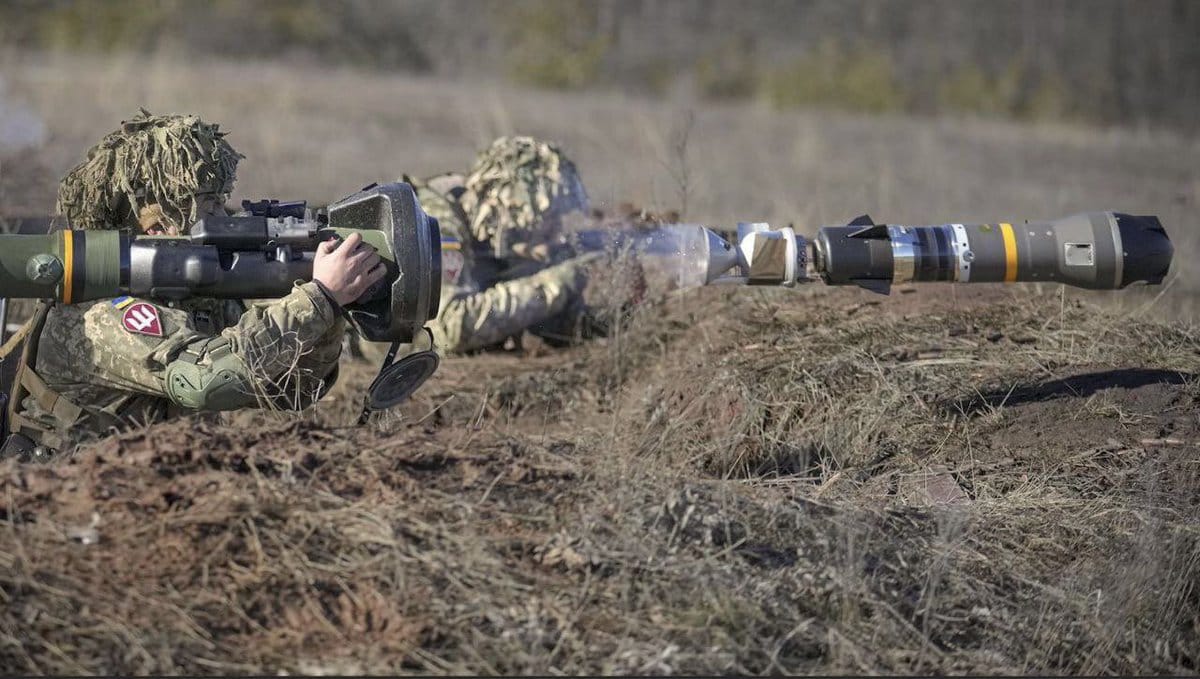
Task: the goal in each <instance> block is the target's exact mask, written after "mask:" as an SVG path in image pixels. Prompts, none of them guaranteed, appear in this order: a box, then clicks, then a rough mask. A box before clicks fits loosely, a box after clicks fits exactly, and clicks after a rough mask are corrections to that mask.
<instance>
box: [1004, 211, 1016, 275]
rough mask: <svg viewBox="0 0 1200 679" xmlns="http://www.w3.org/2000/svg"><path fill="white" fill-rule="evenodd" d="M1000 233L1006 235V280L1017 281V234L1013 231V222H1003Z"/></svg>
mask: <svg viewBox="0 0 1200 679" xmlns="http://www.w3.org/2000/svg"><path fill="white" fill-rule="evenodd" d="M1000 234H1001V235H1002V236H1004V282H1005V283H1015V282H1016V281H1017V235H1016V234H1015V233H1013V228H1012V224H1001V225H1000Z"/></svg>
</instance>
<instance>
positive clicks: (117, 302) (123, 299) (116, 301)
mask: <svg viewBox="0 0 1200 679" xmlns="http://www.w3.org/2000/svg"><path fill="white" fill-rule="evenodd" d="M134 301H135V300H134V299H133V298H132V297H130V296H129V295H122V296H120V297H115V298H113V301H112V305H113V306H115V307H116V308H118V309H124V308H125V307H127V306H129V305H130V304H133V303H134Z"/></svg>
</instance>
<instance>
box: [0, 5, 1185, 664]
mask: <svg viewBox="0 0 1200 679" xmlns="http://www.w3.org/2000/svg"><path fill="white" fill-rule="evenodd" d="M1198 35H1200V3H1196V2H1187V1H1183V0H1177V1H1169V0H1147V1H1141V2H1134V1H1128V2H1120V1H1112V0H1102V1H1093V2H1085V1H1062V0H1060V1H1044V2H1032V1H1030V2H1023V1H1009V0H997V1H994V2H980V1H976V0H967V1H962V2H951V1H949V0H928V1H925V2H917V1H912V2H901V1H899V0H880V1H878V2H866V1H860V0H846V1H841V2H833V1H825V0H819V1H808V2H805V1H797V2H782V1H780V2H768V1H765V0H758V1H754V0H752V1H747V2H733V1H728V2H721V1H717V0H711V1H705V0H696V1H692V2H685V1H682V0H664V1H661V2H650V1H649V0H646V1H642V0H614V1H608V2H606V1H596V2H584V1H582V0H579V1H577V0H563V1H561V2H556V1H552V0H514V1H513V2H491V1H487V0H479V1H474V2H473V1H468V0H440V1H433V0H411V1H409V2H389V3H384V2H366V1H365V0H364V1H344V2H316V1H315V0H314V1H309V0H292V1H283V0H266V1H263V2H256V3H241V2H233V1H230V0H196V1H193V2H184V1H182V0H162V1H160V2H133V1H131V0H113V1H111V2H98V1H97V2H88V1H78V2H69V1H66V0H47V1H45V2H33V1H26V0H9V1H8V2H6V3H4V4H2V5H0V217H6V218H11V217H14V216H27V215H48V214H50V213H51V212H52V211H53V205H54V195H55V190H56V184H57V181H58V178H59V177H60V176H61V175H62V174H63V173H64V172H65V171H66V170H67V169H68V168H70V167H71V166H72V165H73V164H75V163H77V162H79V161H80V160H82V157H83V153H84V151H85V149H86V148H87V147H88V146H90V145H91V144H93V143H95V142H96V140H97V139H99V137H100V136H101V135H102V134H104V133H106V132H108V131H109V130H111V129H113V128H114V127H116V126H117V125H118V124H119V122H120V121H121V120H122V119H125V118H128V117H131V116H132V115H134V113H136V111H137V110H138V108H139V107H146V108H147V109H150V110H151V111H154V112H177V113H183V112H194V113H198V114H200V115H201V116H202V117H203V118H205V119H206V120H209V121H214V122H219V123H221V125H222V129H224V130H226V131H228V132H229V134H230V137H229V139H230V140H231V141H232V143H233V145H234V146H235V147H236V148H237V149H238V150H239V151H241V152H242V153H244V154H245V155H246V159H245V160H244V161H243V162H242V164H241V165H240V167H239V180H238V184H237V186H236V189H235V196H234V197H235V200H236V199H242V198H251V199H256V198H260V197H266V196H270V197H277V198H280V199H297V198H303V199H307V200H309V201H311V202H313V203H325V202H327V201H329V200H332V199H335V198H338V197H339V196H341V195H344V194H347V193H349V192H351V191H353V190H355V189H357V188H359V187H360V186H362V185H365V184H368V183H370V182H379V181H386V180H391V179H394V178H396V177H398V176H399V175H400V174H401V173H411V174H417V175H422V174H429V173H434V172H440V171H444V170H460V171H461V170H465V169H466V168H467V167H468V165H469V164H470V163H471V161H472V159H473V158H474V154H475V153H476V151H478V150H479V149H481V148H483V147H484V146H485V145H486V144H487V143H488V142H489V141H490V140H491V139H492V138H494V137H495V136H497V135H500V134H506V133H524V134H532V135H536V136H542V137H548V138H551V139H555V140H558V141H559V142H561V143H562V145H563V146H564V148H565V149H566V150H567V152H568V154H569V155H570V156H571V157H572V158H573V159H575V161H576V162H577V163H578V165H579V167H580V170H581V172H582V175H583V178H584V181H585V183H586V184H587V187H588V190H589V192H590V194H591V197H592V199H593V202H594V203H596V204H597V205H598V206H599V207H602V208H616V207H617V206H618V205H619V204H621V203H623V202H627V201H628V202H633V203H637V204H639V205H641V206H644V207H647V208H650V209H655V210H662V211H665V210H671V209H679V210H681V211H682V212H683V213H684V214H683V216H684V219H685V220H687V221H695V222H702V223H706V224H712V225H716V226H720V227H732V226H733V225H734V224H735V223H736V222H737V221H743V220H767V221H772V222H776V223H780V224H782V223H794V224H796V225H797V226H798V227H799V228H800V230H801V231H804V232H808V233H812V232H813V231H814V230H815V229H816V228H817V227H818V226H820V225H822V224H833V223H840V222H844V221H845V220H848V219H850V218H852V217H854V216H857V215H860V214H863V213H870V214H871V215H872V216H873V217H875V218H876V219H877V220H879V221H886V222H892V223H918V224H924V223H944V222H947V221H966V222H971V221H981V222H995V221H1007V220H1020V219H1025V218H1029V219H1037V218H1055V217H1060V216H1065V215H1068V214H1071V213H1074V212H1079V211H1085V210H1106V209H1112V210H1119V211H1125V212H1131V213H1144V214H1156V215H1158V216H1159V217H1160V218H1161V219H1162V222H1163V224H1164V226H1165V227H1166V228H1167V230H1168V232H1169V233H1170V235H1171V237H1172V239H1173V241H1174V243H1175V247H1176V257H1175V264H1174V269H1173V271H1172V274H1171V276H1170V278H1169V279H1168V281H1167V283H1166V285H1164V286H1162V287H1160V288H1147V289H1144V290H1139V291H1122V292H1117V293H1103V294H1100V293H1094V294H1085V293H1083V292H1081V291H1076V290H1069V289H1063V288H1061V287H1055V286H1048V285H1046V286H1037V285H1028V286H1011V287H1001V286H971V287H939V286H933V285H927V286H909V287H906V288H905V289H904V290H902V291H900V293H901V294H896V295H893V296H892V297H890V298H881V297H878V296H874V295H871V294H870V293H867V292H865V291H861V290H857V289H829V288H824V287H821V286H818V285H812V286H807V287H805V288H803V289H801V290H799V291H794V290H763V289H756V290H745V289H731V288H706V289H701V290H694V291H690V292H688V293H686V294H683V295H680V296H677V297H674V298H672V299H671V300H669V301H668V302H665V303H657V304H648V305H646V307H645V308H644V309H641V310H639V312H638V313H637V314H635V316H634V317H633V318H632V319H631V320H630V323H629V325H628V326H627V327H625V328H624V329H623V330H622V331H621V332H619V333H617V335H616V336H614V337H612V338H608V339H605V340H601V341H597V342H594V343H591V344H589V345H587V346H584V347H579V348H574V349H570V350H565V351H551V350H547V349H545V348H539V347H537V346H536V345H535V346H534V347H533V348H532V349H530V350H521V351H515V352H501V353H490V354H484V355H480V356H468V357H455V358H451V359H448V360H446V361H445V362H444V363H443V365H442V368H441V369H440V371H439V373H438V375H437V376H436V377H435V379H434V380H433V381H431V382H430V383H429V384H428V385H427V386H425V387H423V388H422V389H421V390H420V391H419V392H418V393H417V395H416V397H414V399H413V400H412V401H411V402H409V403H407V404H405V405H404V406H403V407H402V408H400V409H398V410H396V411H394V412H391V413H388V414H386V415H385V416H381V417H379V418H378V419H377V420H376V421H374V422H372V423H371V425H370V426H367V427H357V428H355V427H347V426H345V423H346V422H348V421H350V420H351V419H352V417H353V416H354V414H355V413H356V412H357V408H358V407H359V406H360V403H361V402H360V395H361V389H362V388H363V387H364V386H365V385H366V384H367V383H368V382H369V380H370V378H371V376H372V373H373V369H374V366H372V365H367V364H365V363H362V362H356V361H350V360H347V361H344V363H343V373H342V378H341V380H340V382H339V384H338V385H337V387H336V388H335V389H334V391H333V392H332V393H331V394H330V395H329V396H328V397H327V398H326V399H324V400H323V401H322V403H321V404H320V405H319V406H318V407H316V408H314V409H313V410H311V411H308V412H306V413H305V414H304V415H302V416H300V417H295V416H291V415H286V416H283V415H278V414H271V413H265V414H264V413H259V412H250V413H235V414H231V415H226V416H222V417H220V418H207V417H198V418H193V419H189V420H184V421H179V422H173V423H167V424H164V425H159V426H157V427H154V428H150V429H147V430H145V431H138V432H132V433H130V434H127V435H124V436H120V437H113V438H110V439H107V440H105V441H103V442H101V443H100V444H98V445H97V446H94V447H92V448H90V449H88V450H85V451H83V452H81V453H80V454H78V455H77V456H75V457H73V458H71V459H70V460H69V461H67V463H65V464H62V465H57V466H41V465H21V464H17V463H15V462H13V461H7V462H0V465H2V466H0V497H3V498H5V502H6V503H7V504H6V505H5V508H3V509H0V594H2V595H3V596H4V597H5V598H4V604H5V605H4V606H3V608H2V609H0V670H5V669H14V668H15V670H16V671H25V672H72V673H84V672H109V673H125V674H129V673H135V672H148V673H155V672H158V673H162V672H186V673H203V672H214V673H215V672H224V673H231V672H234V673H258V674H267V673H276V672H281V671H286V672H289V673H297V672H308V673H321V672H323V673H333V672H339V671H340V672H351V673H354V672H406V671H407V672H419V673H432V672H453V673H480V672H510V673H525V674H550V673H572V672H584V673H605V672H619V673H672V672H695V673H721V672H727V673H735V672H736V673H779V672H814V673H822V674H829V673H870V672H881V673H892V674H897V673H1004V674H1014V673H1027V672H1028V673H1038V672H1041V673H1047V674H1062V673H1082V674H1097V673H1129V674H1132V673H1163V674H1167V673H1173V674H1194V673H1195V672H1196V670H1197V667H1200V665H1198V664H1197V663H1198V662H1200V660H1198V659H1200V618H1198V617H1197V614H1196V611H1198V610H1200V588H1198V587H1197V585H1196V583H1197V582H1200V539H1198V536H1200V532H1197V524H1196V521H1197V519H1196V517H1197V516H1200V514H1198V513H1197V512H1198V507H1200V474H1198V471H1197V466H1196V464H1195V451H1196V450H1197V447H1198V446H1200V419H1198V418H1197V412H1200V409H1198V407H1197V404H1198V403H1200V390H1198V389H1197V384H1200V382H1198V381H1197V380H1198V378H1197V375H1200V339H1198V337H1200V334H1198V333H1197V331H1196V326H1195V324H1194V322H1195V320H1196V315H1197V313H1198V312H1200V266H1197V265H1196V264H1195V262H1194V261H1193V260H1194V259H1195V258H1196V256H1197V255H1200V232H1198V230H1197V225H1196V212H1197V209H1198V208H1200V135H1198V134H1197V133H1198V132H1200V128H1198V127H1197V121H1198V120H1200V41H1198V40H1197V39H1196V37H1197V36H1198ZM94 517H99V518H94ZM80 531H83V534H87V535H92V534H93V533H94V534H95V535H96V536H98V537H97V540H98V542H93V543H82V542H81V541H80V540H78V539H77V538H76V537H73V536H77V535H79V534H81V533H80ZM87 531H93V533H88V532H87Z"/></svg>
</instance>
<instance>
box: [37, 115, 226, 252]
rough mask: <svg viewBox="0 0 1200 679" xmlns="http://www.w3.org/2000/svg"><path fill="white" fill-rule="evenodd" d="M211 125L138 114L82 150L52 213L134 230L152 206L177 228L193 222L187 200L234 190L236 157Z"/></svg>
mask: <svg viewBox="0 0 1200 679" xmlns="http://www.w3.org/2000/svg"><path fill="white" fill-rule="evenodd" d="M224 137H225V133H223V132H221V131H220V129H219V126H218V125H216V124H209V123H205V122H204V121H202V120H200V118H198V117H197V116H190V115H189V116H184V115H163V116H156V115H151V114H150V112H148V111H146V110H145V109H142V111H141V112H140V113H139V114H138V115H137V116H135V117H134V118H133V120H129V121H124V122H122V123H121V128H120V129H118V130H116V131H114V132H111V133H109V134H108V135H106V136H105V137H104V139H102V140H100V143H99V144H96V145H95V146H93V147H92V148H91V149H89V150H88V154H87V160H85V161H83V162H82V163H80V164H79V165H76V166H75V167H74V168H72V169H71V171H70V172H68V173H67V175H66V176H65V177H63V179H62V182H61V183H60V184H59V188H58V212H59V214H62V215H65V216H66V217H67V219H68V221H69V222H70V224H71V226H72V227H73V228H77V229H106V228H120V227H125V226H136V225H137V223H138V222H137V217H138V211H139V210H140V209H141V208H143V207H145V206H146V205H147V204H149V203H158V204H159V206H160V207H161V209H162V211H163V214H164V215H165V216H166V217H167V218H168V219H170V220H171V221H173V222H174V223H175V224H176V225H177V226H182V225H184V224H185V223H188V222H190V221H191V220H193V219H194V218H195V217H196V214H195V200H194V196H195V195H196V194H201V193H217V194H220V195H222V196H227V195H228V194H229V193H230V192H231V191H232V190H233V182H234V180H235V178H236V172H237V163H238V160H239V159H241V158H243V157H244V156H242V155H241V154H239V153H238V152H237V151H235V150H234V149H233V147H232V146H230V145H229V142H227V141H225V139H224Z"/></svg>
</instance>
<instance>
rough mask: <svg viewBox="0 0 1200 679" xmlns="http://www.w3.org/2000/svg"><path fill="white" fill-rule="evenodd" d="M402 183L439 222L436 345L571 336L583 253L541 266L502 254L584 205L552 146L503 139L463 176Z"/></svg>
mask: <svg viewBox="0 0 1200 679" xmlns="http://www.w3.org/2000/svg"><path fill="white" fill-rule="evenodd" d="M401 181H406V182H408V183H410V184H412V185H413V186H414V187H415V188H416V190H417V197H418V199H419V200H420V202H421V207H422V208H424V210H425V211H426V212H428V213H429V214H430V215H432V216H434V217H436V218H437V219H438V222H439V224H440V226H441V230H442V238H443V252H442V268H443V274H444V275H443V281H442V300H441V308H440V311H439V314H438V318H437V321H436V322H435V323H434V324H433V328H434V337H435V339H436V341H437V345H438V347H439V349H441V350H443V351H448V352H463V351H471V350H476V349H482V348H488V347H492V346H495V345H498V344H501V343H503V342H504V341H505V339H507V338H509V337H512V336H519V335H520V334H521V333H522V332H523V331H526V330H529V331H531V332H534V333H535V334H539V335H542V336H543V337H545V338H548V339H556V340H562V341H565V340H569V339H570V337H569V336H568V335H569V334H570V319H571V318H573V316H574V315H575V314H576V313H577V311H578V309H579V307H580V305H581V303H582V301H581V299H582V292H583V289H584V287H585V286H586V284H587V277H586V275H585V272H584V267H583V264H584V261H583V260H581V259H574V260H567V261H565V262H561V263H558V264H554V265H549V264H544V263H540V262H535V261H533V260H531V259H527V258H522V257H517V256H514V255H513V254H512V253H511V248H512V246H513V245H514V244H516V243H533V244H536V243H538V242H544V241H547V240H549V239H550V238H551V237H552V236H553V235H554V233H555V232H556V231H557V229H558V228H559V227H560V225H561V218H562V216H563V215H565V214H568V213H570V212H572V211H576V210H580V211H586V210H587V195H586V193H585V192H584V190H583V185H582V183H581V182H580V181H579V176H578V173H577V172H576V171H575V167H574V165H573V164H572V163H571V161H570V160H568V159H567V158H566V157H565V156H563V155H562V153H561V151H559V150H558V149H557V148H556V147H555V146H553V145H551V144H547V143H544V142H540V141H537V140H535V139H532V138H530V137H502V138H500V139H497V140H496V141H495V142H494V143H493V144H492V145H491V146H490V147H489V148H488V149H487V150H485V151H484V152H483V153H482V154H480V157H479V159H478V160H477V161H476V163H475V166H474V168H473V169H472V172H471V174H470V175H468V176H467V177H466V178H465V179H464V178H463V177H462V176H460V175H453V174H446V175H438V176H436V177H432V178H430V179H428V180H423V181H422V180H415V179H413V178H411V177H407V176H405V177H402V178H401Z"/></svg>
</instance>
